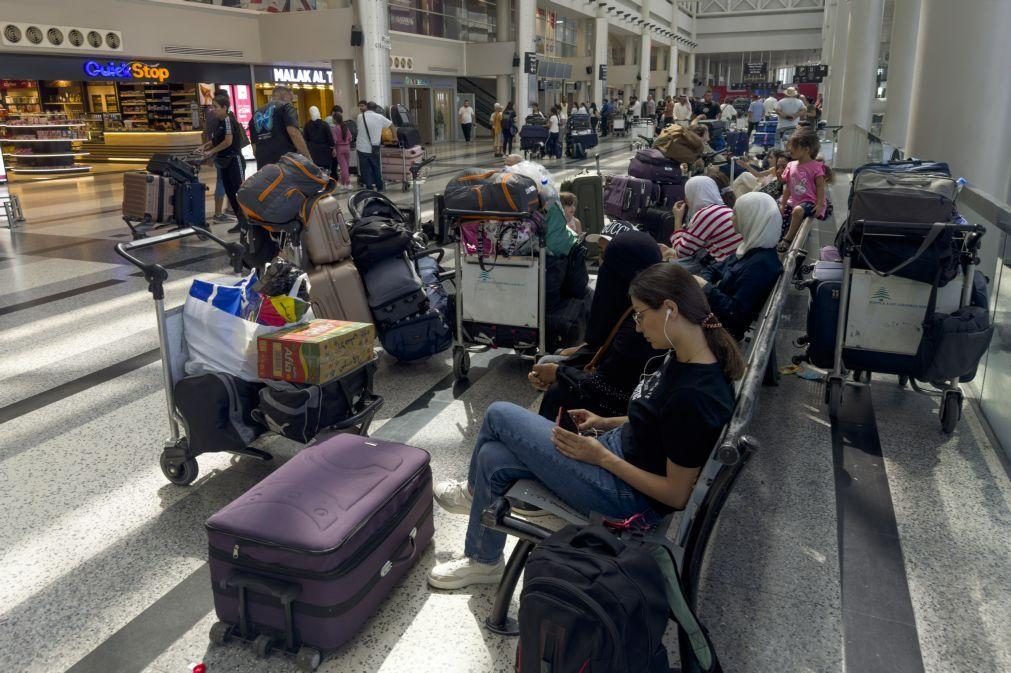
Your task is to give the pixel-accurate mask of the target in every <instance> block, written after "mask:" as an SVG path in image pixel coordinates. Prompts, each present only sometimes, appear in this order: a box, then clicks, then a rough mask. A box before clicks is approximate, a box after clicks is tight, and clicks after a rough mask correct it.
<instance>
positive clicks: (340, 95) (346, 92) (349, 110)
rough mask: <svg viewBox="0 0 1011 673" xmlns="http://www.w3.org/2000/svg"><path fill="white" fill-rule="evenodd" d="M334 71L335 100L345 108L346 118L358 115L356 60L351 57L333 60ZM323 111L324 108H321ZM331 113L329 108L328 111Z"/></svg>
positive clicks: (331, 63)
mask: <svg viewBox="0 0 1011 673" xmlns="http://www.w3.org/2000/svg"><path fill="white" fill-rule="evenodd" d="M330 68H331V69H332V71H333V102H334V105H340V106H341V107H342V108H344V118H345V119H350V118H351V117H356V116H358V108H357V107H356V106H357V105H358V92H357V90H356V87H355V62H354V61H352V60H350V59H341V60H339V61H331V62H330ZM321 112H323V110H321ZM326 113H327V114H329V110H327V111H326Z"/></svg>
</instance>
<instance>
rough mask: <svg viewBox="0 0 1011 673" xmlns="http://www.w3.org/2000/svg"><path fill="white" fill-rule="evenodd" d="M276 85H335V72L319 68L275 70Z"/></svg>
mask: <svg viewBox="0 0 1011 673" xmlns="http://www.w3.org/2000/svg"><path fill="white" fill-rule="evenodd" d="M274 83H275V84H333V72H332V71H330V70H320V69H318V68H274Z"/></svg>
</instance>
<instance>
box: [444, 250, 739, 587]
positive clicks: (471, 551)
mask: <svg viewBox="0 0 1011 673" xmlns="http://www.w3.org/2000/svg"><path fill="white" fill-rule="evenodd" d="M629 295H630V296H631V299H632V310H633V311H634V313H633V319H634V321H635V324H636V329H637V330H638V331H639V332H641V333H642V335H643V336H645V337H646V339H647V340H648V341H649V342H650V344H652V346H653V347H654V348H657V349H664V350H667V353H666V355H660V356H658V357H657V358H654V359H653V360H652V361H651V362H649V363H647V365H646V367H645V369H644V371H643V375H642V380H641V382H640V384H639V385H638V387H637V388H636V391H635V392H634V393H633V396H632V399H631V401H630V402H629V405H628V413H627V415H626V416H621V417H618V418H604V417H601V416H598V415H596V414H593V413H591V412H589V411H586V410H582V409H574V410H571V411H569V413H571V415H572V418H573V420H574V421H575V422H576V423H578V426H579V430H580V431H583V432H587V431H596V432H597V433H598V434H597V436H595V437H590V436H585V435H582V434H577V433H575V432H570V431H568V430H565V429H563V428H561V427H559V426H557V425H556V424H555V423H553V422H552V421H550V420H548V419H546V418H544V417H542V416H539V415H537V414H534V413H533V412H531V411H528V410H527V409H524V408H523V407H519V406H517V405H515V404H510V403H506V402H495V403H494V404H492V405H491V406H490V407H489V408H488V412H487V413H486V414H485V418H484V424H483V425H482V427H481V431H480V432H479V433H478V436H477V445H476V447H475V449H474V453H473V456H472V457H471V461H470V471H469V474H468V478H467V480H466V481H448V482H442V483H439V484H437V485H436V486H435V500H436V502H438V503H439V505H440V506H441V507H442V508H443V509H445V510H447V511H449V512H452V513H456V514H468V515H469V516H470V522H469V524H468V526H467V535H466V541H465V544H464V555H463V557H461V558H457V559H454V560H451V561H447V562H444V563H440V564H439V565H437V566H435V567H434V568H433V569H432V570H431V571H430V573H429V576H428V583H429V584H430V585H431V586H433V587H435V588H437V589H459V588H462V587H465V586H469V585H471V584H495V583H497V582H498V581H499V580H500V579H501V577H502V573H503V570H504V564H503V560H502V550H503V548H504V547H505V534H504V533H500V532H496V531H494V530H491V529H489V528H485V527H484V526H483V525H482V524H481V513H482V512H483V511H484V509H485V508H486V507H488V506H489V505H490V504H491V503H492V502H493V501H494V500H495V499H496V498H498V497H501V496H502V495H504V494H505V493H506V492H507V491H508V490H509V488H510V487H511V486H512V485H513V483H515V482H516V481H518V480H520V479H536V480H537V481H540V482H541V483H543V484H544V485H545V486H547V487H548V488H549V489H551V490H552V491H553V492H554V493H556V494H557V495H558V496H559V497H560V498H562V499H563V500H564V501H565V502H566V503H567V504H568V505H569V506H571V507H572V508H574V509H575V510H576V511H579V512H581V513H583V514H589V513H590V512H591V511H592V512H600V513H601V514H604V515H605V516H609V517H620V518H627V517H629V516H631V515H633V514H637V513H641V514H643V515H644V517H645V518H646V520H647V521H648V522H650V523H654V524H655V523H657V522H658V521H659V519H660V518H662V517H663V516H664V515H666V514H668V513H669V512H672V511H674V510H676V509H680V508H682V507H684V505H685V503H686V502H687V501H688V497H689V495H690V494H691V490H692V487H693V486H694V484H695V480H696V478H697V477H698V474H699V470H700V469H701V467H702V466H703V465H704V464H705V462H706V460H707V458H708V456H709V453H710V452H711V451H712V448H713V445H714V444H715V443H716V440H717V438H718V437H719V434H720V432H721V431H722V428H723V426H724V425H725V424H726V423H727V421H729V420H730V416H731V414H732V413H733V407H734V395H733V389H732V387H731V384H730V381H731V380H732V379H736V378H740V376H741V375H742V373H743V371H744V361H743V359H742V357H741V353H740V351H739V350H738V348H737V343H736V342H735V341H734V339H733V338H732V337H731V336H730V335H729V334H728V333H727V331H726V330H724V329H723V327H722V325H720V323H719V321H718V320H717V318H716V316H715V315H713V313H712V311H711V310H710V308H709V303H708V302H707V301H706V297H705V294H703V292H702V290H701V289H700V288H699V286H698V283H697V282H696V281H695V279H694V278H693V277H692V275H691V274H690V273H689V272H688V271H686V270H685V269H683V268H681V267H680V266H678V265H676V264H656V265H654V266H651V267H649V268H648V269H646V270H645V271H643V272H642V273H640V274H639V275H638V276H636V278H635V279H634V280H633V281H632V284H631V287H630V290H629ZM558 418H559V420H560V419H561V417H560V416H559V417H558Z"/></svg>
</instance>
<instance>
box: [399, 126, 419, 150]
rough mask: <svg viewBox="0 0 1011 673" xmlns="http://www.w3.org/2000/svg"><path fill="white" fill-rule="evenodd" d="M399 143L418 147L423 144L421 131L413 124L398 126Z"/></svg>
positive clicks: (404, 145) (402, 145)
mask: <svg viewBox="0 0 1011 673" xmlns="http://www.w3.org/2000/svg"><path fill="white" fill-rule="evenodd" d="M397 144H398V145H399V146H400V147H417V146H418V145H420V144H421V131H419V130H418V129H416V128H414V127H413V126H404V127H400V128H397Z"/></svg>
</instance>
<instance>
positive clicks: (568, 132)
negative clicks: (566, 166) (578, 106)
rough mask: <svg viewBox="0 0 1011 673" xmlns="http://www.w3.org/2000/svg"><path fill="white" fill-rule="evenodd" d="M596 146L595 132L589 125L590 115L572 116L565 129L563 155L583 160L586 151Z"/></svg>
mask: <svg viewBox="0 0 1011 673" xmlns="http://www.w3.org/2000/svg"><path fill="white" fill-rule="evenodd" d="M596 146H597V132H596V131H594V130H593V126H592V125H591V124H590V115H588V114H585V115H584V114H574V115H572V116H570V117H569V123H568V124H567V125H566V128H565V154H566V156H568V157H570V158H572V159H583V158H585V157H586V150H588V149H592V148H594V147H596Z"/></svg>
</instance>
